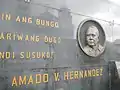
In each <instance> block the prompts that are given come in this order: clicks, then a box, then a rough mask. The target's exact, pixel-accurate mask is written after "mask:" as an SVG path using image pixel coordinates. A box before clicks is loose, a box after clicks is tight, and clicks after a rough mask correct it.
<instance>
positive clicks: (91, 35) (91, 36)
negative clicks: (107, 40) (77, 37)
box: [86, 26, 99, 46]
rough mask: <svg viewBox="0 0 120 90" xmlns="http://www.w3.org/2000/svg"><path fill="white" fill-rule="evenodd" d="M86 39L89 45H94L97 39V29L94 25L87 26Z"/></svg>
mask: <svg viewBox="0 0 120 90" xmlns="http://www.w3.org/2000/svg"><path fill="white" fill-rule="evenodd" d="M86 40H87V44H88V45H89V46H96V45H97V43H98V41H99V31H98V29H97V28H96V27H95V26H91V27H89V28H88V30H87V32H86Z"/></svg>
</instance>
